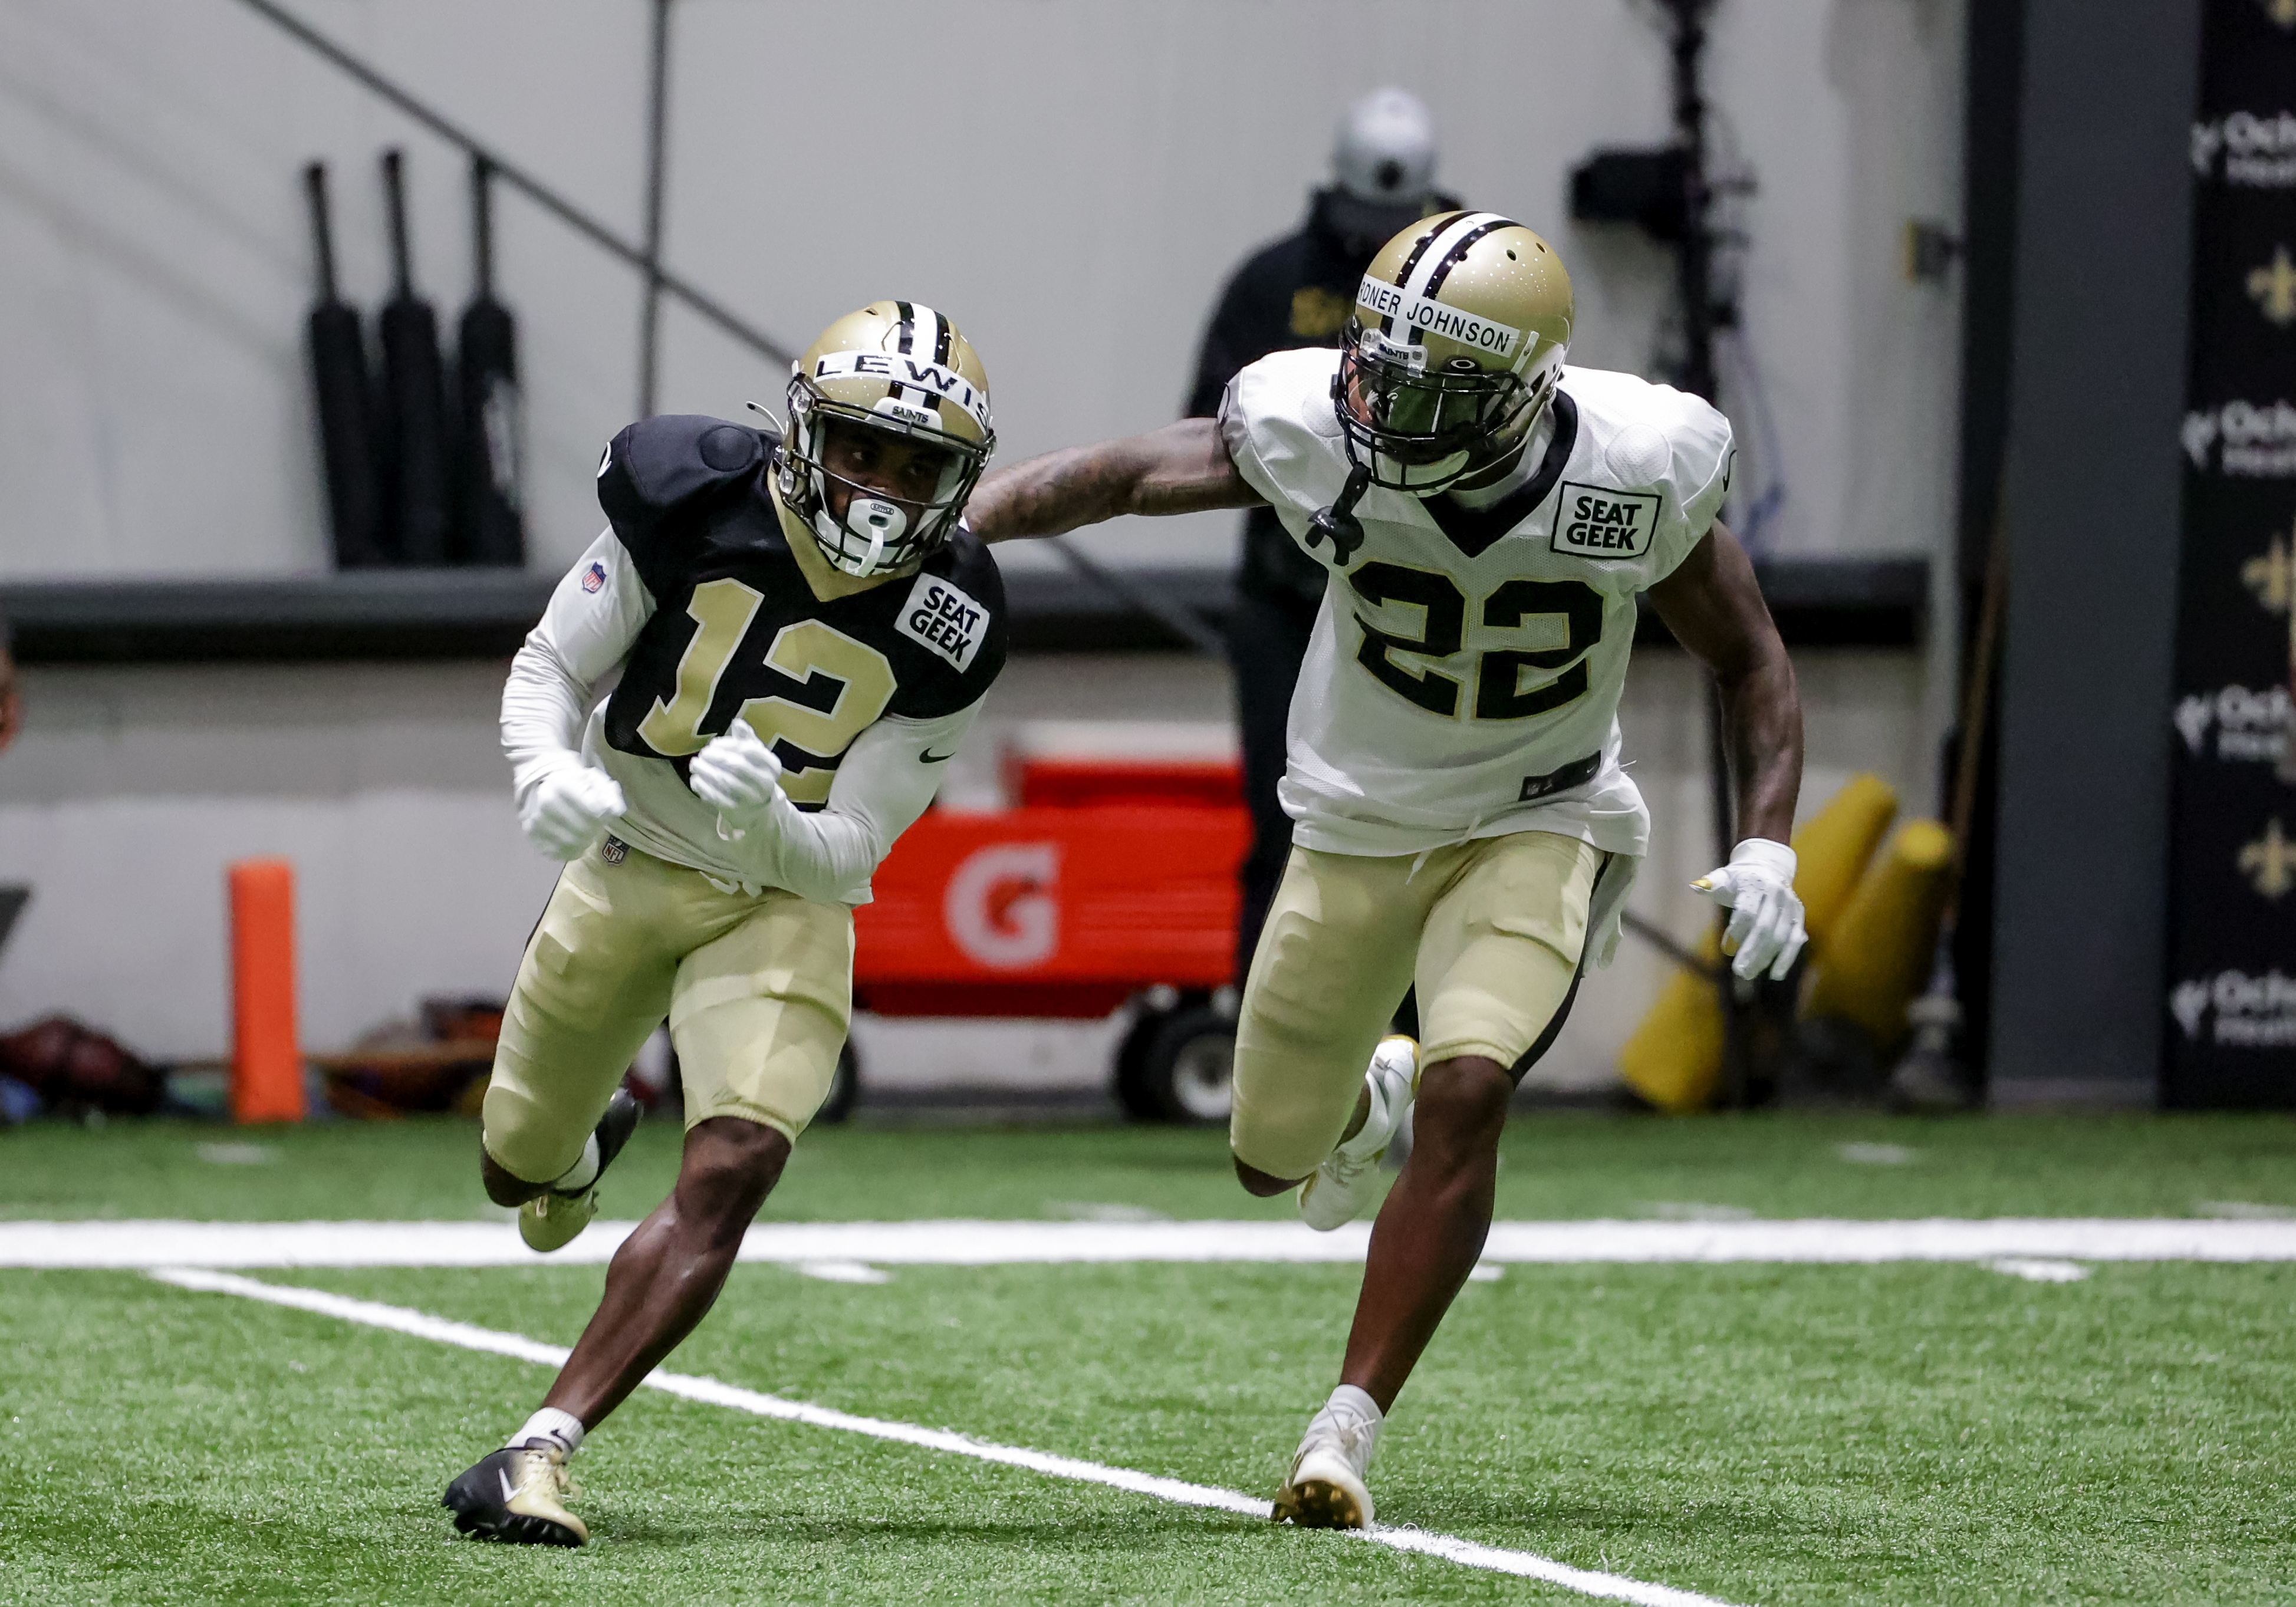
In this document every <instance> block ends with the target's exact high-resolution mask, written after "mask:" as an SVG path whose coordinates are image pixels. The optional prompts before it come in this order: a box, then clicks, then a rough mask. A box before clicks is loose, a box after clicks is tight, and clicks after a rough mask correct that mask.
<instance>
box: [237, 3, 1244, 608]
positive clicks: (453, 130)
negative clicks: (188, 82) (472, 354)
mask: <svg viewBox="0 0 2296 1607" xmlns="http://www.w3.org/2000/svg"><path fill="white" fill-rule="evenodd" d="M239 3H240V4H242V5H244V6H246V7H247V8H248V9H249V10H250V11H252V12H255V13H256V14H257V15H258V16H260V17H262V18H264V19H265V20H267V21H269V22H271V23H273V24H274V25H275V26H276V27H277V28H278V29H280V30H281V31H282V32H283V33H286V34H288V35H290V36H291V37H293V38H294V39H295V40H297V41H298V42H299V43H300V44H301V45H304V46H305V47H307V49H309V50H310V51H311V52H312V53H314V54H316V55H318V56H320V57H322V58H324V60H325V61H328V62H330V63H331V64H332V65H333V66H335V67H337V68H340V70H342V71H343V72H345V73H346V74H348V76H350V77H351V78H355V79H357V81H358V82H359V83H360V84H362V85H364V86H365V87H366V88H368V89H369V90H371V91H373V93H374V94H378V95H380V96H381V98H382V99H384V100H386V101H388V102H390V103H391V104H392V105H393V106H396V107H397V108H398V110H399V111H403V112H405V113H406V115H407V116H408V117H410V118H413V119H414V120H415V121H416V122H418V123H420V124H422V127H425V128H428V129H429V130H430V132H431V133H433V134H435V135H438V136H439V138H440V139H442V140H445V141H446V142H447V143H448V144H450V145H455V146H457V147H459V148H460V149H461V150H462V151H463V153H464V154H466V155H468V156H471V157H474V158H477V159H478V160H481V161H484V162H485V163H486V164H487V165H488V167H489V168H491V169H492V170H493V172H494V174H495V175H496V176H497V177H499V178H500V179H501V180H502V181H503V182H504V184H508V185H510V187H511V188H512V189H513V190H516V191H517V192H518V193H520V194H521V195H523V196H525V197H526V198H527V199H528V200H529V201H533V202H534V203H535V204H536V205H537V206H538V207H540V208H541V209H543V210H544V211H545V212H547V213H549V214H550V215H551V216H552V217H555V218H557V219H558V220H559V221H560V222H561V223H562V224H564V225H566V226H567V227H568V228H570V229H572V230H573V231H574V232H575V233H576V234H579V235H581V236H582V237H583V238H584V239H585V240H587V241H588V242H590V243H591V244H593V245H594V246H596V247H598V248H599V250H603V251H604V252H605V253H606V254H607V255H608V256H610V257H613V258H616V259H618V260H619V261H621V262H624V263H627V264H628V265H629V266H631V267H634V268H635V269H637V270H638V272H639V273H641V274H643V275H645V279H646V283H647V285H648V287H649V289H650V290H654V289H658V291H659V292H660V293H661V294H666V295H668V296H671V297H674V298H676V299H677V300H679V301H682V302H684V303H685V305H686V306H687V307H689V308H691V309H692V310H693V311H694V312H696V313H699V314H700V315H701V316H702V317H703V318H704V319H706V320H708V321H709V323H711V324H715V325H717V328H719V329H720V330H722V331H724V332H726V334H729V335H731V336H733V337H734V340H738V341H740V342H741V343H742V345H744V346H746V347H748V348H750V350H752V351H754V352H756V353H758V355H759V356H760V357H765V358H766V359H767V361H768V362H770V363H772V364H773V365H774V366H775V368H776V369H786V368H787V367H788V366H789V365H791V364H792V363H794V362H795V361H796V360H797V354H796V353H795V352H793V351H791V349H790V348H788V347H786V346H783V344H782V343H781V342H780V341H778V340H775V339H774V338H773V337H772V336H770V335H767V334H766V333H765V332H763V331H761V330H759V329H758V328H757V327H756V326H755V325H753V324H750V323H748V322H746V321H745V320H743V319H742V317H741V316H738V315H737V314H735V313H734V312H732V311H731V310H729V309H728V308H726V307H724V306H722V305H720V304H719V303H718V302H717V301H716V300H715V299H712V298H710V297H709V296H707V295H705V294H703V293H702V291H700V290H699V289H697V288H696V287H695V286H693V284H692V283H688V282H687V281H686V280H685V279H682V278H680V277H679V276H678V275H676V274H673V273H671V272H670V271H669V270H668V268H665V267H664V266H661V259H660V239H659V237H658V236H657V237H655V238H654V239H653V240H652V249H649V248H648V247H647V246H645V245H632V244H631V243H630V242H628V241H627V240H624V239H623V238H622V237H621V236H620V235H619V234H616V233H614V231H613V230H612V229H611V228H609V227H607V226H606V225H604V224H603V223H601V222H599V221H598V220H597V219H596V218H594V217H591V216H590V214H589V213H587V212H586V211H584V210H583V209H581V208H580V207H578V206H576V205H575V204H574V203H573V202H572V201H569V200H567V199H566V198H565V197H564V196H563V195H561V194H560V193H558V192H557V191H555V190H553V189H552V188H551V187H550V186H549V185H547V184H544V183H543V182H542V181H541V180H540V179H538V178H537V177H535V176H533V175H532V174H530V173H529V172H527V171H526V169H524V168H521V167H519V166H518V165H517V164H516V163H514V162H512V161H509V160H505V159H504V157H503V156H502V154H501V153H500V152H496V151H494V150H492V149H491V148H489V147H488V146H486V145H483V144H481V143H479V141H478V139H477V138H476V136H474V135H471V133H470V132H469V131H468V130H467V129H465V128H463V127H462V126H461V125H459V124H457V123H455V122H453V121H452V120H450V119H447V117H445V116H444V115H442V114H441V113H439V112H438V111H433V110H431V108H430V107H429V106H427V105H425V104H424V103H423V102H421V101H418V100H416V99H415V98H414V95H412V94H408V93H407V92H406V90H404V89H402V88H400V87H399V86H398V85H397V84H395V83H393V82H391V80H390V79H389V78H384V77H383V76H382V75H381V73H379V72H377V71H375V70H374V69H373V68H372V67H369V66H368V65H367V64H366V63H365V62H364V61H360V60H359V59H358V58H357V56H355V55H353V54H351V53H350V52H348V51H347V50H345V49H344V48H343V47H342V46H341V45H338V44H336V43H335V42H334V41H333V40H332V39H330V38H328V37H326V36H325V35H324V34H323V33H320V32H319V31H317V30H316V29H314V28H312V27H311V26H310V24H308V23H307V22H305V21H304V20H302V19H301V18H300V17H298V16H296V15H295V13H294V12H291V11H289V10H288V9H287V8H286V7H284V6H283V5H279V4H275V0H239ZM664 3H665V0H657V4H664ZM655 190H656V193H657V194H658V193H660V185H656V186H655ZM1047 539H1048V541H1049V542H1050V545H1052V547H1053V549H1054V551H1055V552H1057V553H1060V554H1061V555H1062V557H1063V558H1065V559H1067V560H1068V561H1069V562H1070V565H1071V566H1072V567H1074V568H1075V569H1076V570H1078V572H1079V573H1080V574H1082V575H1084V576H1085V577H1086V578H1087V579H1088V580H1090V581H1091V582H1092V583H1093V584H1095V585H1096V586H1099V587H1100V588H1101V589H1102V590H1103V591H1104V592H1106V593H1107V594H1109V595H1110V596H1111V597H1114V598H1116V599H1117V600H1118V601H1119V602H1121V603H1126V604H1127V605H1128V606H1129V607H1132V608H1136V609H1138V610H1139V611H1141V612H1143V613H1144V614H1146V615H1148V616H1149V617H1150V618H1152V619H1157V620H1160V621H1161V622H1162V623H1163V624H1164V625H1165V626H1166V627H1168V628H1169V629H1170V630H1172V631H1173V632H1174V633H1175V634H1176V635H1180V636H1181V637H1183V638H1185V640H1186V641H1187V642H1188V644H1190V645H1191V646H1193V647H1194V648H1195V649H1196V650H1197V651H1198V652H1210V653H1217V652H1219V651H1220V646H1219V643H1218V639H1217V638H1216V637H1215V636H1214V635H1212V633H1211V632H1210V629H1209V628H1208V627H1205V626H1204V625H1203V624H1202V622H1201V620H1198V619H1195V617H1194V616H1193V614H1190V613H1188V612H1187V611H1185V609H1182V608H1180V607H1179V606H1178V605H1177V604H1175V603H1166V602H1165V601H1164V600H1163V599H1162V598H1160V597H1157V596H1155V595H1154V594H1152V592H1150V591H1149V590H1147V589H1146V588H1145V587H1143V586H1136V585H1134V584H1133V583H1131V582H1129V581H1128V580H1125V579H1123V578H1120V577H1119V576H1118V575H1116V574H1114V573H1112V572H1111V571H1110V570H1106V569H1104V568H1103V567H1102V566H1101V565H1099V564H1097V563H1095V562H1093V561H1092V560H1091V559H1089V558H1087V557H1086V556H1085V555H1084V554H1083V553H1079V552H1078V550H1077V549H1076V548H1075V547H1073V546H1071V545H1070V544H1069V543H1068V541H1067V540H1066V539H1064V538H1063V537H1058V536H1054V537H1048V538H1047Z"/></svg>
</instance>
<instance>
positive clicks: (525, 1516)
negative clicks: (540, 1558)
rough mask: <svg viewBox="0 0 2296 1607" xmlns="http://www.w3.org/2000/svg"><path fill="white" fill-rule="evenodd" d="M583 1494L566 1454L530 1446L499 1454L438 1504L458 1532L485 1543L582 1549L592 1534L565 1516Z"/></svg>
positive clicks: (535, 1444) (471, 1472)
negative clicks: (450, 1516)
mask: <svg viewBox="0 0 2296 1607" xmlns="http://www.w3.org/2000/svg"><path fill="white" fill-rule="evenodd" d="M580 1493H581V1492H580V1491H579V1490H578V1489H577V1488H575V1485H574V1480H573V1479H572V1477H571V1476H570V1475H569V1474H568V1472H566V1453H565V1452H564V1451H562V1450H560V1449H559V1448H558V1447H556V1446H554V1445H545V1444H543V1443H541V1442H540V1441H530V1442H529V1443H528V1444H525V1445H519V1446H511V1447H508V1448H506V1449H504V1450H499V1451H496V1453H495V1454H494V1455H491V1456H488V1457H487V1458H485V1459H484V1460H483V1461H481V1462H480V1463H479V1464H478V1465H477V1466H475V1467H473V1468H471V1469H470V1470H469V1471H468V1472H464V1473H463V1476H462V1477H461V1478H459V1479H457V1480H455V1482H454V1483H452V1484H450V1485H448V1486H447V1494H446V1496H444V1497H443V1499H442V1500H441V1502H440V1505H443V1506H445V1507H446V1508H447V1511H448V1512H451V1513H454V1514H455V1528H456V1529H461V1530H462V1531H463V1533H464V1534H466V1535H471V1536H474V1537H477V1538H479V1539H481V1540H506V1541H508V1542H510V1543H511V1544H512V1545H514V1546H581V1545H584V1544H586V1542H587V1541H588V1540H589V1538H590V1530H589V1529H588V1527H587V1526H586V1525H585V1524H584V1523H583V1521H582V1520H581V1519H579V1518H578V1517H576V1516H575V1515H574V1514H573V1513H570V1512H568V1511H567V1510H566V1501H567V1498H568V1497H570V1496H577V1495H579V1494H580Z"/></svg>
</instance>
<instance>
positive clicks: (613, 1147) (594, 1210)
mask: <svg viewBox="0 0 2296 1607" xmlns="http://www.w3.org/2000/svg"><path fill="white" fill-rule="evenodd" d="M643 1114H644V1111H642V1110H641V1109H640V1107H639V1105H638V1102H637V1101H636V1100H635V1099H633V1098H631V1097H630V1092H629V1090H628V1089H627V1088H617V1089H615V1090H614V1096H613V1098H611V1099H610V1100H608V1101H607V1102H606V1113H605V1114H604V1115H603V1116H601V1117H600V1118H598V1126H597V1128H596V1137H597V1140H598V1170H597V1173H596V1175H595V1176H594V1177H592V1178H591V1179H590V1181H589V1182H588V1183H587V1184H586V1185H584V1186H583V1187H581V1188H579V1189H577V1190H574V1191H572V1192H571V1193H560V1192H559V1191H558V1190H556V1189H545V1190H544V1191H543V1192H542V1193H539V1194H537V1195H536V1196H535V1197H534V1198H533V1199H531V1200H529V1201H527V1202H526V1203H525V1204H524V1205H521V1206H520V1207H519V1208H518V1236H519V1237H520V1238H521V1239H523V1240H525V1241H526V1247H527V1248H528V1249H529V1250H540V1251H542V1252H543V1253H544V1254H545V1255H546V1254H548V1253H549V1252H550V1251H551V1250H559V1249H562V1248H563V1247H564V1246H566V1245H568V1244H570V1243H572V1242H574V1241H575V1239H577V1238H578V1237H579V1236H580V1234H581V1232H582V1230H583V1229H584V1228H586V1227H587V1226H590V1223H591V1220H592V1218H595V1217H596V1216H597V1214H598V1179H599V1178H601V1177H604V1176H605V1175H606V1168H608V1167H610V1166H611V1165H612V1164H613V1163H614V1157H615V1156H617V1155H619V1154H620V1153H621V1152H622V1146H623V1145H624V1144H627V1143H629V1141H630V1135H631V1134H632V1133H634V1132H635V1131H636V1130H637V1125H638V1118H639V1117H640V1116H641V1115H643Z"/></svg>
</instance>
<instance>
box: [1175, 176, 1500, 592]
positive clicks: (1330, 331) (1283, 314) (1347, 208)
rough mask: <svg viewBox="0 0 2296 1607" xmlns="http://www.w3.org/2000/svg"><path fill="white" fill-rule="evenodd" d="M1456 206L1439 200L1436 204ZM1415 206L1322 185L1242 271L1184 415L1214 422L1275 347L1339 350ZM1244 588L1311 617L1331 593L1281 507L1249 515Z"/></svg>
mask: <svg viewBox="0 0 2296 1607" xmlns="http://www.w3.org/2000/svg"><path fill="white" fill-rule="evenodd" d="M1456 205H1457V202H1456V201H1453V200H1452V199H1451V198H1450V197H1448V196H1439V197H1438V198H1437V199H1436V201H1435V203H1434V205H1433V206H1431V208H1430V209H1429V210H1430V211H1431V212H1433V211H1447V210H1449V209H1452V208H1453V207H1455V206H1456ZM1412 216H1413V214H1412V212H1411V211H1407V210H1406V211H1397V210H1395V209H1387V208H1366V207H1365V206H1363V205H1362V204H1361V203H1359V202H1355V201H1351V200H1350V199H1349V197H1347V196H1346V195H1345V194H1343V193H1341V192H1339V191H1337V190H1331V189H1325V190H1318V191H1316V193H1315V196H1314V199H1313V201H1312V202H1311V203H1310V205H1309V207H1308V221H1307V223H1306V225H1304V226H1303V227H1301V228H1300V230H1299V231H1298V233H1296V234H1287V235H1285V236H1284V237H1283V239H1281V240H1279V241H1277V242H1275V243H1274V244H1273V245H1270V246H1267V247H1264V248H1263V249H1261V250H1259V251H1257V252H1255V253H1253V255H1252V256H1251V258H1249V259H1248V260H1247V261H1246V262H1245V263H1244V265H1243V266H1242V267H1240V268H1238V269H1237V270H1236V271H1235V276H1234V278H1232V279H1230V280H1229V281H1228V283H1227V289H1226V291H1225V292H1223V293H1222V295H1221V296H1220V299H1219V306H1218V307H1217V308H1215V309H1214V310H1213V313H1212V321H1211V327H1210V329H1208V330H1206V331H1205V332H1204V344H1203V350H1202V352H1201V355H1199V357H1197V359H1196V380H1195V383H1194V385H1193V386H1192V387H1191V388H1190V389H1189V391H1188V405H1187V409H1186V412H1185V415H1184V416H1185V417H1188V418H1210V417H1212V416H1214V415H1215V414H1218V412H1219V404H1220V395H1221V393H1222V392H1224V391H1225V390H1226V389H1227V382H1228V381H1230V380H1232V379H1234V377H1235V376H1236V373H1238V371H1240V370H1242V369H1244V368H1247V367H1249V366H1251V365H1252V364H1254V363H1257V362H1259V359H1260V358H1262V357H1266V356H1267V354H1268V353H1269V352H1272V351H1289V350H1291V349H1292V348H1295V347H1300V346H1337V345H1338V344H1339V343H1340V336H1341V333H1342V332H1344V331H1345V330H1346V328H1347V324H1348V317H1349V314H1350V313H1352V312H1353V311H1354V308H1355V298H1356V286H1357V283H1358V282H1360V281H1361V280H1362V278H1363V275H1364V270H1365V268H1367V267H1369V266H1371V259H1372V258H1374V257H1375V256H1377V255H1378V254H1379V248H1380V247H1381V246H1382V245H1384V244H1386V243H1387V242H1388V239H1389V237H1390V236H1391V235H1392V234H1395V233H1396V232H1398V230H1400V229H1402V228H1403V227H1405V226H1406V225H1407V224H1408V223H1409V222H1410V221H1411V219H1412ZM1236 587H1237V589H1238V590H1239V591H1240V592H1242V594H1245V595H1246V596H1253V597H1259V598H1263V599H1265V600H1267V601H1268V602H1271V603H1280V604H1282V605H1283V606H1284V607H1286V608H1288V609H1292V610H1294V611H1299V612H1300V613H1303V614H1308V615H1312V614H1313V613H1314V612H1315V611H1316V604H1317V603H1319V602H1320V601H1321V600H1322V597H1323V594H1324V566H1323V565H1322V564H1320V563H1318V562H1316V561H1315V560H1314V559H1312V558H1310V557H1308V555H1307V554H1306V553H1302V552H1301V551H1300V549H1299V547H1298V546H1296V545H1294V544H1293V543H1292V537H1290V536H1289V535H1288V534H1286V533H1285V531H1284V529H1283V525H1282V524H1280V523H1279V522H1278V521H1277V520H1276V518H1275V512H1274V510H1272V509H1268V508H1254V509H1252V510H1251V512H1250V513H1249V514H1247V515H1246V516H1245V520H1244V527H1243V568H1242V571H1241V572H1240V573H1239V574H1238V576H1237V578H1236Z"/></svg>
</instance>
